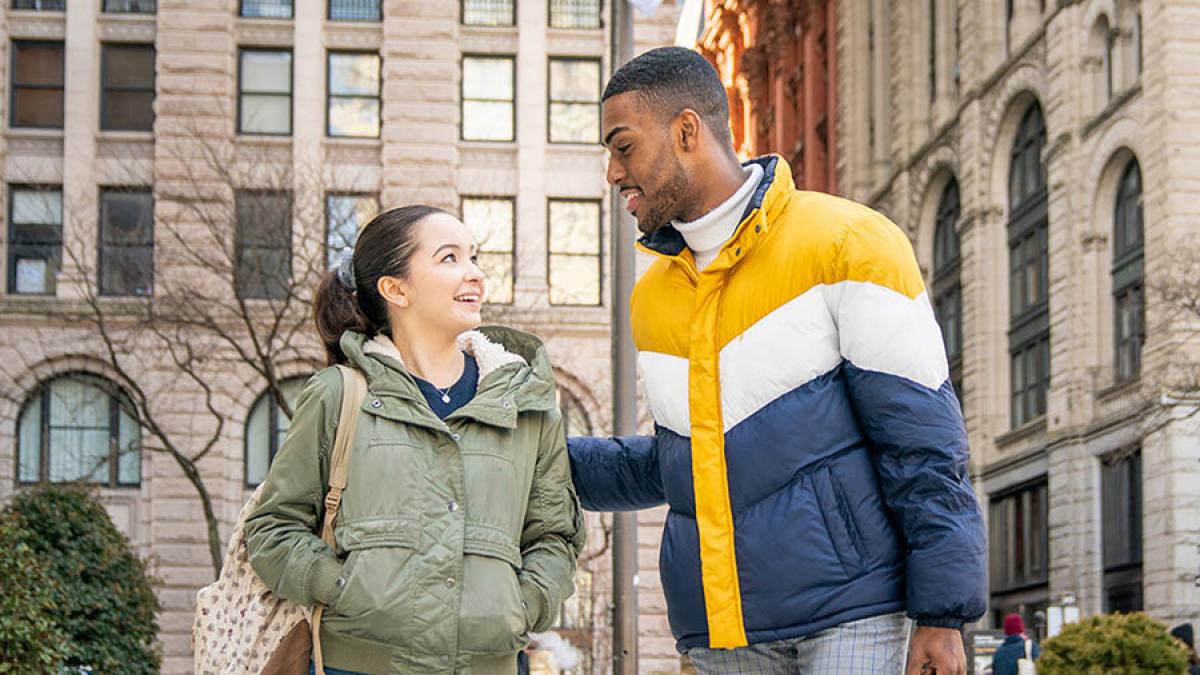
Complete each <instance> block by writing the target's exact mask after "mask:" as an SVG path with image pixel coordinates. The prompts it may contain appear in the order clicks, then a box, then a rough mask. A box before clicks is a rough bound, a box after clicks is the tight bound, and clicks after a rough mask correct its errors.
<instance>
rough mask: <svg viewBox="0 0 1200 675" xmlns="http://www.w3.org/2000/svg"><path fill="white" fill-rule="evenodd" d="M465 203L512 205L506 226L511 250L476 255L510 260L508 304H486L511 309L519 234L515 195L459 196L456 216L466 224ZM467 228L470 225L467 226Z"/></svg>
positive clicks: (488, 302)
mask: <svg viewBox="0 0 1200 675" xmlns="http://www.w3.org/2000/svg"><path fill="white" fill-rule="evenodd" d="M467 201H506V202H509V203H510V204H512V214H513V217H512V221H511V222H510V223H509V224H508V225H509V228H511V231H512V250H511V251H482V250H480V251H478V253H479V254H481V255H482V254H488V255H504V254H508V256H509V259H510V265H511V267H512V271H511V272H510V275H509V276H510V279H509V281H510V283H511V284H512V288H510V289H508V290H509V293H508V295H509V300H508V302H497V301H495V300H490V299H489V300H488V301H487V303H486V304H488V305H495V306H498V307H511V306H512V305H513V304H514V303H515V302H516V300H517V237H518V236H519V232H518V231H517V230H518V228H517V198H516V196H515V195H474V194H464V195H459V198H458V215H459V216H460V217H462V218H463V222H464V223H465V222H466V213H465V211H464V208H463V207H464V205H465V204H466V202H467ZM467 227H468V228H469V227H470V225H467ZM481 269H482V268H481ZM485 274H486V270H485ZM484 286H485V287H486V286H487V282H486V281H485V282H484Z"/></svg>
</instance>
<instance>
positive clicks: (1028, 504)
mask: <svg viewBox="0 0 1200 675" xmlns="http://www.w3.org/2000/svg"><path fill="white" fill-rule="evenodd" d="M1026 496H1028V501H1026ZM1010 501H1011V502H1013V503H1014V506H1013V507H1012V509H1011V513H1010V509H1009V506H1008V503H1009V502H1010ZM987 506H988V536H989V541H988V550H989V555H988V595H989V596H992V597H994V596H997V595H1010V594H1014V593H1021V592H1024V591H1028V590H1030V589H1036V588H1039V587H1043V588H1045V589H1046V590H1047V592H1048V590H1049V583H1050V561H1051V555H1050V489H1049V481H1048V478H1047V476H1045V475H1042V476H1038V477H1037V478H1034V479H1032V480H1029V481H1025V482H1023V483H1020V484H1018V485H1015V486H1013V487H1010V488H1005V489H1004V490H1000V491H997V492H996V493H995V494H992V495H989V496H988V504H987ZM1027 508H1028V509H1030V512H1029V513H1028V514H1027V513H1026V512H1025V511H1026V509H1027ZM1001 509H1003V510H1004V513H1003V519H1004V522H1002V523H1001V522H999V520H1000V519H999V518H998V517H997V512H998V511H999V510H1001ZM1039 510H1040V513H1039ZM1010 515H1011V516H1012V522H1011V523H1010V522H1009V516H1010ZM1039 515H1040V516H1041V520H1040V523H1041V527H1040V530H1041V532H1040V534H1041V537H1040V538H1039V539H1040V540H1039V541H1038V542H1036V546H1037V548H1039V549H1040V551H1039V552H1040V554H1041V560H1040V561H1039V560H1034V556H1033V555H1032V553H1029V555H1026V553H1027V552H1031V551H1032V550H1033V547H1034V544H1035V542H1034V536H1035V534H1037V533H1036V532H1035V531H1034V530H1035V528H1034V527H1033V526H1034V525H1035V518H1036V517H1037V516H1039ZM1018 519H1019V520H1020V521H1021V522H1020V523H1017V522H1016V521H1017V520H1018ZM1012 525H1015V526H1017V527H1015V528H1010V526H1012ZM1010 535H1011V536H1010ZM1017 537H1019V538H1020V539H1021V541H1020V542H1017V541H1016V538H1017ZM999 539H1003V541H998V540H999ZM1010 540H1012V542H1013V545H1009V542H1010ZM1017 544H1019V546H1018V545H1017ZM1000 556H1003V560H1000V559H999V557H1000ZM1018 556H1020V557H1021V560H1020V566H1021V568H1022V569H1023V570H1024V571H1023V573H1022V574H1021V575H1017V573H1016V571H1015V568H1016V566H1017V563H1018V560H1017V558H1018ZM1038 562H1040V564H1041V567H1040V572H1039V573H1038V574H1036V575H1035V574H1032V573H1031V572H1030V571H1029V570H1030V569H1031V568H1032V564H1031V563H1038ZM998 567H1003V569H998Z"/></svg>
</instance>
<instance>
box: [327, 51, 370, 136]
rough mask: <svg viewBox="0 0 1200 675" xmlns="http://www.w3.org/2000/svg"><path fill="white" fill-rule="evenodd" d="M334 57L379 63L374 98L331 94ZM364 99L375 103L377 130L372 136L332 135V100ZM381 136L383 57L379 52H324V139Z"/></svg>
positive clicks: (359, 95)
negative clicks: (369, 60) (356, 58)
mask: <svg viewBox="0 0 1200 675" xmlns="http://www.w3.org/2000/svg"><path fill="white" fill-rule="evenodd" d="M334 56H373V57H375V58H376V59H377V60H378V61H379V79H378V85H379V86H378V88H377V89H376V90H375V95H374V96H364V95H362V94H334V93H333V57H334ZM335 98H336V99H366V100H372V101H375V103H376V106H377V107H376V116H377V118H378V128H377V130H376V132H375V135H373V136H359V135H351V134H334V133H333V100H334V99H335ZM382 135H383V55H382V54H380V53H379V52H372V51H354V50H347V49H327V50H325V137H326V138H380V137H381V136H382Z"/></svg>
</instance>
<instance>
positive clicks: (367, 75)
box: [326, 52, 381, 138]
mask: <svg viewBox="0 0 1200 675" xmlns="http://www.w3.org/2000/svg"><path fill="white" fill-rule="evenodd" d="M380 63H381V62H380V58H379V55H378V54H350V53H340V52H330V53H329V71H328V72H329V102H328V105H329V107H328V116H327V117H328V124H329V128H328V130H327V132H326V133H328V134H329V135H330V136H351V137H358V138H378V137H379V76H380V72H379V69H380Z"/></svg>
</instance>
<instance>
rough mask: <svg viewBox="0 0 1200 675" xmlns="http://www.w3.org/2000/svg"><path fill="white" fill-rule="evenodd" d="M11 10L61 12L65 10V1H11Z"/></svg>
mask: <svg viewBox="0 0 1200 675" xmlns="http://www.w3.org/2000/svg"><path fill="white" fill-rule="evenodd" d="M12 8H13V9H32V10H35V11H43V12H46V11H50V12H62V11H65V10H66V9H67V0H12Z"/></svg>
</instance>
